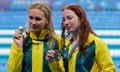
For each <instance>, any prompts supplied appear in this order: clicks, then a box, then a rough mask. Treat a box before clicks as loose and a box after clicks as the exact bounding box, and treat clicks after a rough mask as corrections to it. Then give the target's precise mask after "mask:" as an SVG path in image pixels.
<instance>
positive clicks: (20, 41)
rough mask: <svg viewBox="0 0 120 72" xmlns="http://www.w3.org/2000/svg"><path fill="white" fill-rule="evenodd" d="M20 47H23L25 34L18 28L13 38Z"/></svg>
mask: <svg viewBox="0 0 120 72" xmlns="http://www.w3.org/2000/svg"><path fill="white" fill-rule="evenodd" d="M13 40H14V42H15V43H16V45H17V47H18V48H22V46H23V35H22V33H21V31H20V30H16V31H15V34H14V38H13Z"/></svg>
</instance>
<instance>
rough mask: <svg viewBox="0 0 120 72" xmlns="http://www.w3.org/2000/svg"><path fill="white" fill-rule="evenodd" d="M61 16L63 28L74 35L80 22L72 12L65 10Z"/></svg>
mask: <svg viewBox="0 0 120 72" xmlns="http://www.w3.org/2000/svg"><path fill="white" fill-rule="evenodd" d="M62 16H63V17H62V22H63V27H65V29H66V30H67V31H68V33H74V32H76V31H78V30H79V25H80V21H79V18H78V16H77V15H76V14H75V13H74V12H73V11H71V10H69V9H65V10H64V11H63V15H62Z"/></svg>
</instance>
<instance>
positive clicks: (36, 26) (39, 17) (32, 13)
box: [28, 9, 48, 32]
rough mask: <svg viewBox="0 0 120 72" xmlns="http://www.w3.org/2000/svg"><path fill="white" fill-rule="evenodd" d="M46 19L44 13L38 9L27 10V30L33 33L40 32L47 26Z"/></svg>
mask: <svg viewBox="0 0 120 72" xmlns="http://www.w3.org/2000/svg"><path fill="white" fill-rule="evenodd" d="M47 22H48V21H47V19H46V18H45V15H44V13H43V12H42V11H41V10H39V9H30V10H29V18H28V23H29V28H30V30H31V31H33V32H40V31H41V30H42V29H43V28H45V25H46V24H47Z"/></svg>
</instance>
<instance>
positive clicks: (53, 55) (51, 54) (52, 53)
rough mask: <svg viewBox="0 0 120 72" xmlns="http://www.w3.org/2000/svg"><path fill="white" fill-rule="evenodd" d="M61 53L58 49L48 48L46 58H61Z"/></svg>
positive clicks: (52, 59) (53, 59) (54, 59)
mask: <svg viewBox="0 0 120 72" xmlns="http://www.w3.org/2000/svg"><path fill="white" fill-rule="evenodd" d="M60 56H61V54H60V52H59V51H58V50H52V49H51V50H48V52H47V55H46V60H48V62H52V61H56V60H59V58H60Z"/></svg>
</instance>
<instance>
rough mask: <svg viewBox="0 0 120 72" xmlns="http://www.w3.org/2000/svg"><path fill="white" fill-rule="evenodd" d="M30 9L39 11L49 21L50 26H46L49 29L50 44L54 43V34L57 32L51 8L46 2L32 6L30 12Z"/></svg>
mask: <svg viewBox="0 0 120 72" xmlns="http://www.w3.org/2000/svg"><path fill="white" fill-rule="evenodd" d="M30 9H39V10H40V11H42V12H43V13H44V15H45V18H46V19H47V20H48V24H46V25H45V29H48V35H49V40H50V43H52V41H53V40H54V37H53V33H55V32H54V28H53V22H52V14H51V8H50V7H49V5H48V4H47V3H45V2H36V3H34V4H32V5H31V6H30V8H29V10H30Z"/></svg>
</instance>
